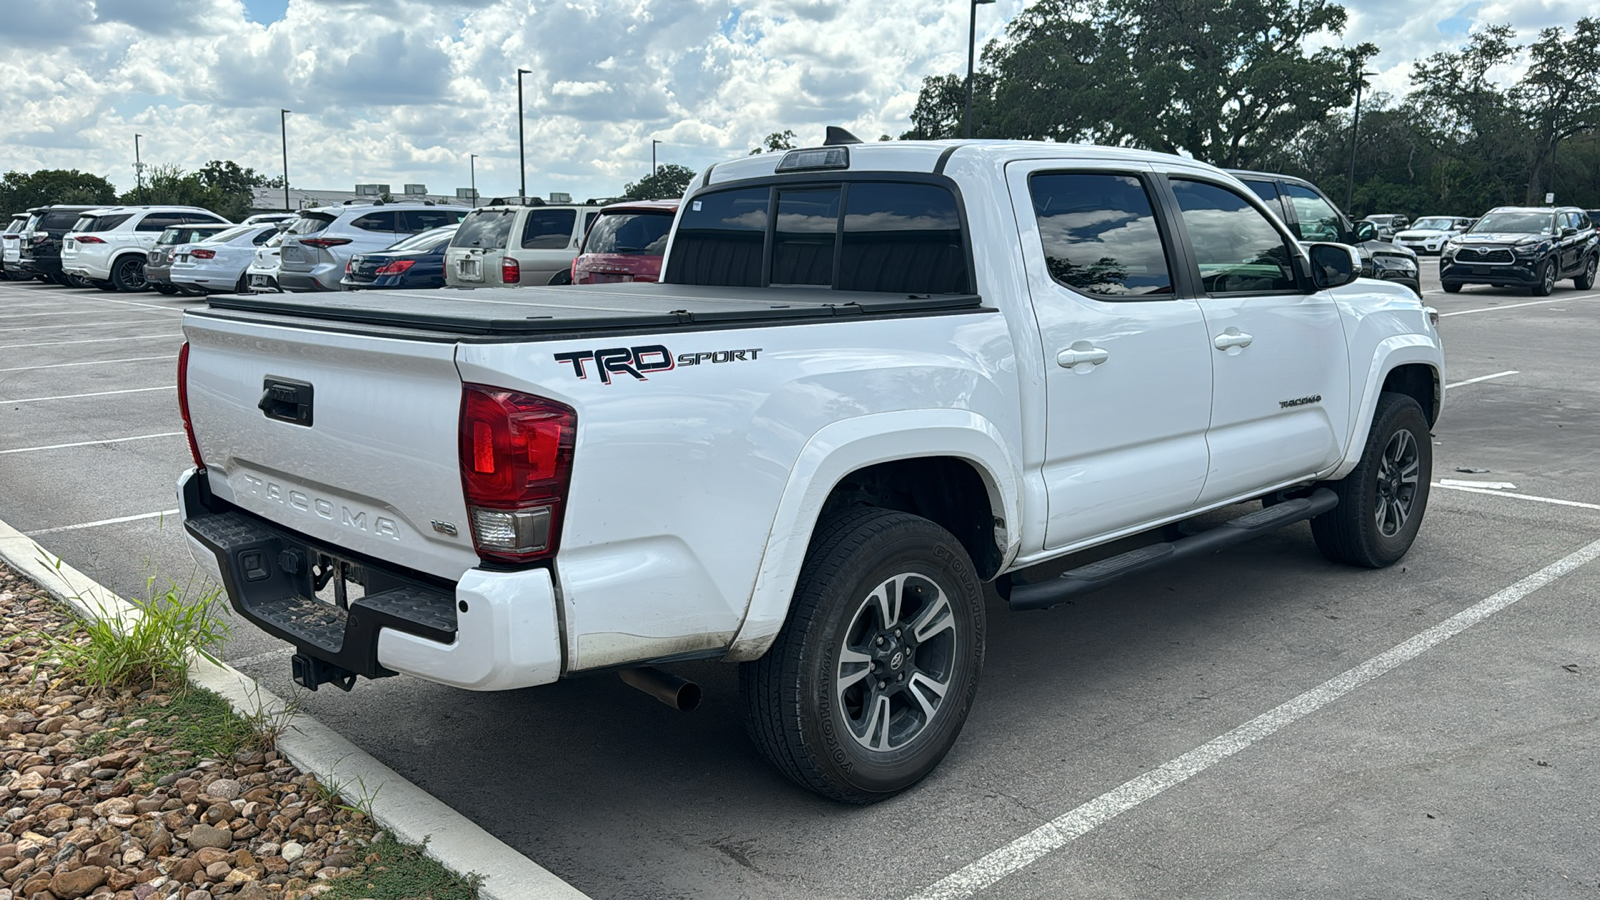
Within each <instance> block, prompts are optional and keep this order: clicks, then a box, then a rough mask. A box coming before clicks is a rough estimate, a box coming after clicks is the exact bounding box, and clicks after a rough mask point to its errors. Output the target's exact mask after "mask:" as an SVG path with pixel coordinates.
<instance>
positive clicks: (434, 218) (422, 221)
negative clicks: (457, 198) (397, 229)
mask: <svg viewBox="0 0 1600 900" xmlns="http://www.w3.org/2000/svg"><path fill="white" fill-rule="evenodd" d="M400 215H401V217H402V219H403V221H404V223H405V228H403V229H401V230H402V231H405V232H406V233H408V234H421V233H422V232H424V231H432V230H433V229H435V228H442V227H444V226H445V225H454V224H455V223H457V222H459V221H461V217H462V216H464V215H466V210H461V209H408V210H405V211H404V212H402V213H401V214H400Z"/></svg>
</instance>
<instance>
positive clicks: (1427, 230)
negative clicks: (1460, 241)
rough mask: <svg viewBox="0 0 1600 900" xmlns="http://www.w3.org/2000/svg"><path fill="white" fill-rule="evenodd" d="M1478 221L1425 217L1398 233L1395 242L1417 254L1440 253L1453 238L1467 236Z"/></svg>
mask: <svg viewBox="0 0 1600 900" xmlns="http://www.w3.org/2000/svg"><path fill="white" fill-rule="evenodd" d="M1476 221H1477V219H1468V218H1466V217H1465V216H1423V217H1422V218H1420V219H1418V220H1417V221H1415V222H1413V223H1412V224H1411V227H1409V228H1407V229H1405V230H1403V231H1400V232H1397V233H1396V234H1395V236H1394V242H1395V243H1396V244H1399V245H1400V246H1402V247H1406V248H1409V249H1411V250H1414V251H1416V252H1417V253H1438V252H1439V251H1441V250H1443V249H1444V245H1445V244H1446V243H1448V242H1449V240H1450V239H1451V238H1453V237H1457V236H1459V235H1463V234H1466V233H1467V229H1468V228H1471V227H1472V223H1473V222H1476Z"/></svg>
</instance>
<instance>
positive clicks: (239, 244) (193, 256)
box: [169, 223, 278, 294]
mask: <svg viewBox="0 0 1600 900" xmlns="http://www.w3.org/2000/svg"><path fill="white" fill-rule="evenodd" d="M277 233H278V226H277V225H275V224H272V223H262V224H259V225H236V226H234V227H233V228H230V229H228V230H227V231H224V232H222V233H220V234H217V235H213V236H212V237H211V238H209V239H207V240H204V241H200V242H198V243H194V244H184V245H182V246H180V247H178V249H177V252H176V253H174V254H173V257H172V274H171V275H170V276H169V277H170V278H171V279H172V283H173V284H174V285H176V286H178V287H179V288H183V289H186V290H190V291H197V292H202V293H218V292H228V291H234V292H238V293H241V294H242V293H245V292H247V291H249V290H250V285H249V283H248V282H247V281H246V280H245V279H246V275H245V269H247V268H249V266H250V263H251V261H253V260H254V259H255V256H256V250H258V249H259V248H260V247H261V246H262V245H263V244H265V243H266V242H267V241H268V240H269V239H270V238H271V237H272V236H273V235H275V234H277Z"/></svg>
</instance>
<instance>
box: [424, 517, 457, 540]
mask: <svg viewBox="0 0 1600 900" xmlns="http://www.w3.org/2000/svg"><path fill="white" fill-rule="evenodd" d="M429 522H430V524H432V525H433V530H434V531H437V532H439V533H440V534H448V535H450V536H451V537H455V536H456V526H454V525H452V524H450V523H449V522H441V521H439V520H438V519H431V520H429Z"/></svg>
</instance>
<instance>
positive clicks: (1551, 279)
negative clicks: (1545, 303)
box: [1439, 206, 1600, 297]
mask: <svg viewBox="0 0 1600 900" xmlns="http://www.w3.org/2000/svg"><path fill="white" fill-rule="evenodd" d="M1596 266H1600V237H1597V236H1596V234H1595V227H1594V224H1593V223H1591V222H1590V221H1589V216H1588V214H1586V213H1585V212H1584V211H1583V210H1581V209H1578V208H1577V207H1575V206H1558V207H1556V208H1554V209H1552V208H1550V207H1548V206H1545V207H1529V206H1499V207H1496V208H1494V209H1491V210H1489V211H1488V212H1486V213H1484V214H1483V218H1481V219H1479V220H1478V222H1477V224H1476V225H1473V226H1472V227H1471V228H1470V229H1468V230H1467V233H1466V234H1462V235H1458V236H1457V237H1455V238H1454V239H1452V240H1451V241H1450V242H1449V243H1447V244H1445V245H1444V250H1442V251H1441V252H1440V253H1439V281H1440V283H1441V284H1442V285H1443V287H1444V289H1445V290H1446V291H1448V292H1449V293H1452V294H1454V293H1455V292H1456V291H1459V290H1461V286H1462V285H1464V284H1492V285H1495V286H1496V287H1520V288H1527V289H1528V290H1529V291H1531V292H1532V293H1533V295H1534V296H1536V297H1544V296H1548V295H1549V293H1550V292H1551V291H1553V290H1555V287H1556V282H1558V281H1560V280H1561V279H1563V278H1571V279H1572V280H1573V283H1574V284H1576V285H1577V286H1578V290H1580V291H1586V290H1588V289H1589V288H1591V287H1593V286H1594V279H1595V268H1596Z"/></svg>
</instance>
